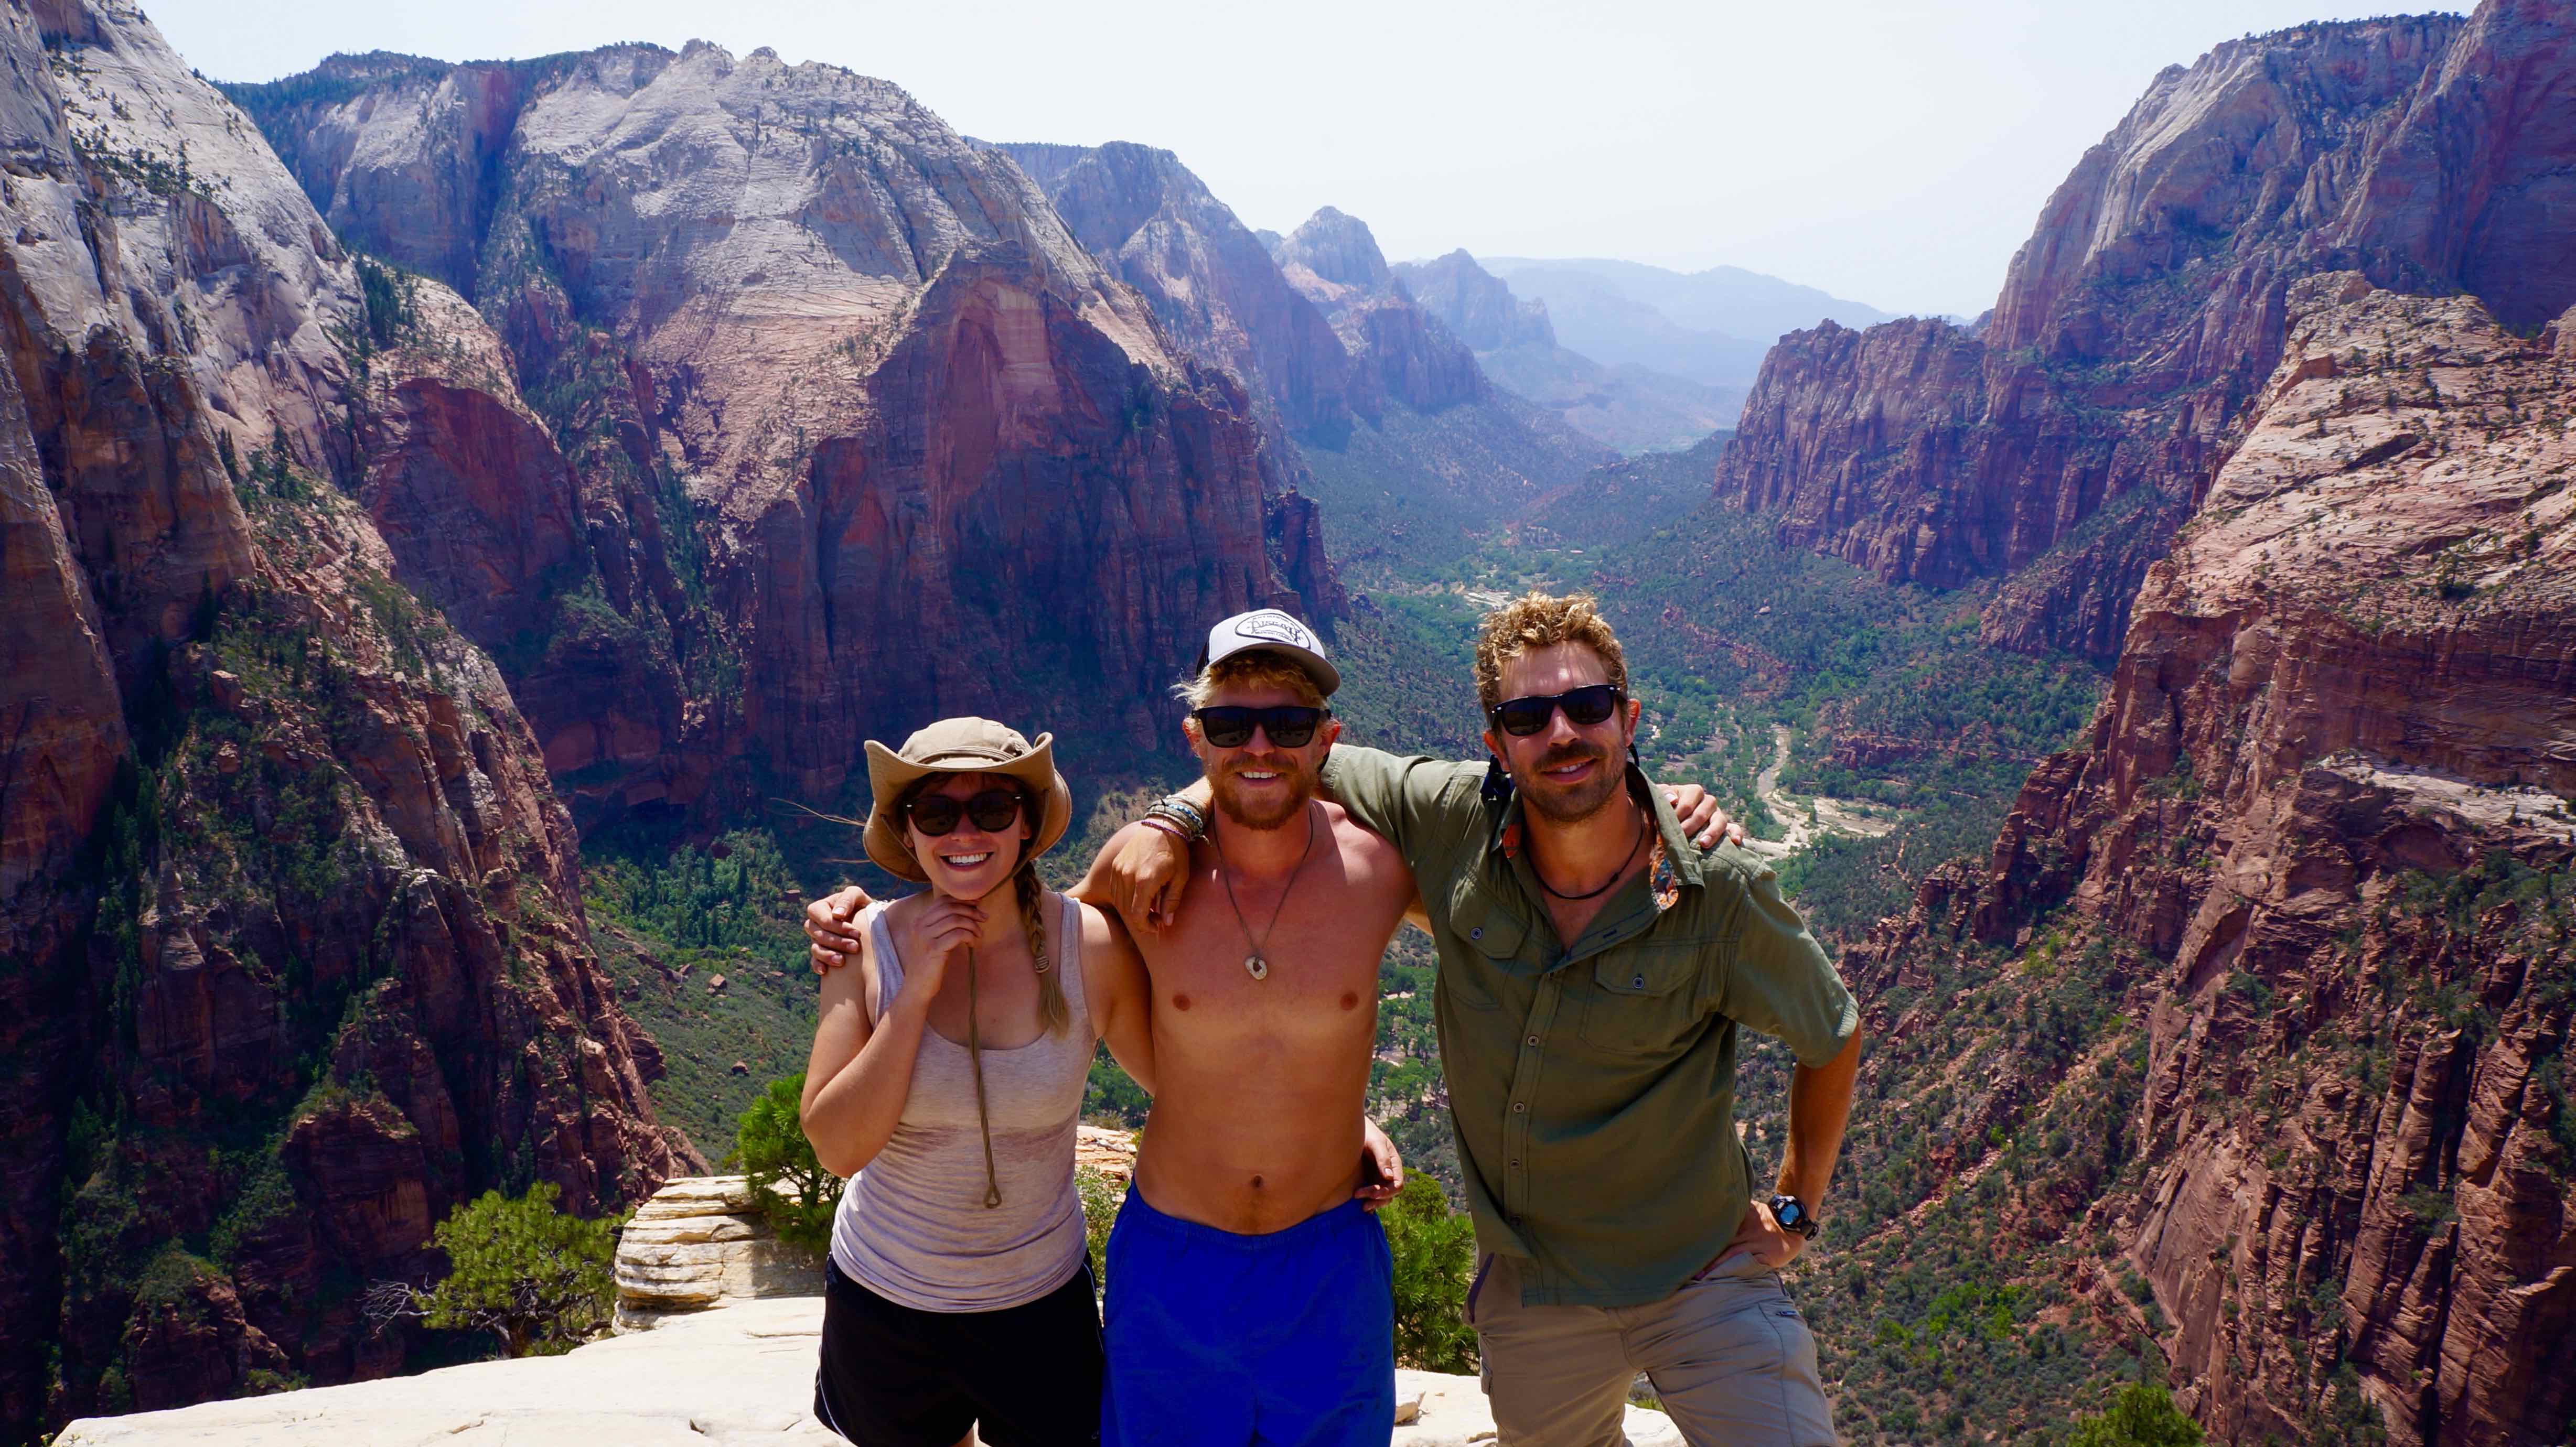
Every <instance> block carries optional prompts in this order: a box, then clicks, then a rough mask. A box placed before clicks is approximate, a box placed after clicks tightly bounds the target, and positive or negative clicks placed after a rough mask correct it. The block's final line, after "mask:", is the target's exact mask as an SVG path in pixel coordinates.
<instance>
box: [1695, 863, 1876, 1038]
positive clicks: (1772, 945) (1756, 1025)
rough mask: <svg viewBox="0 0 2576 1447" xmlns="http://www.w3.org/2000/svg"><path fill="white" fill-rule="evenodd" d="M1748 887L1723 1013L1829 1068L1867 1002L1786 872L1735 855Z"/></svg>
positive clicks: (1728, 957) (1727, 962)
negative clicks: (1793, 895)
mask: <svg viewBox="0 0 2576 1447" xmlns="http://www.w3.org/2000/svg"><path fill="white" fill-rule="evenodd" d="M1728 864H1729V867H1730V868H1731V869H1732V870H1733V871H1734V872H1735V873H1736V874H1737V875H1738V876H1739V878H1740V879H1741V880H1742V882H1743V885H1744V890H1743V896H1742V904H1741V906H1740V908H1739V909H1738V911H1737V914H1736V923H1735V928H1734V929H1733V930H1731V931H1730V932H1729V933H1730V936H1731V938H1730V941H1729V944H1730V948H1728V949H1727V950H1726V951H1725V953H1724V965H1723V978H1721V979H1720V980H1719V982H1718V990H1719V1003H1718V1009H1719V1011H1720V1013H1722V1014H1724V1015H1727V1016H1728V1017H1730V1018H1732V1019H1734V1020H1737V1021H1739V1022H1741V1023H1742V1024H1744V1025H1745V1026H1747V1027H1749V1028H1751V1029H1755V1030H1759V1031H1761V1032H1762V1033H1763V1034H1765V1035H1772V1036H1777V1037H1778V1038H1779V1039H1781V1040H1782V1041H1784V1042H1786V1043H1787V1045H1788V1046H1789V1049H1790V1050H1791V1051H1792V1052H1793V1053H1795V1054H1796V1055H1797V1057H1798V1063H1799V1064H1801V1065H1804V1066H1807V1067H1809V1068H1810V1069H1812V1068H1815V1067H1817V1066H1822V1065H1825V1064H1827V1063H1829V1062H1831V1061H1832V1060H1833V1058H1834V1057H1835V1056H1837V1055H1840V1054H1841V1053H1842V1051H1843V1047H1844V1046H1845V1045H1848V1044H1850V1043H1851V1038H1852V1036H1853V1035H1854V1034H1856V1033H1858V1031H1859V1030H1860V1007H1859V1006H1858V1005H1857V1004H1855V1003H1854V1002H1853V1000H1852V995H1851V991H1850V990H1849V989H1847V988H1845V987H1844V985H1843V979H1842V976H1841V975H1840V974H1839V973H1837V972H1836V971H1835V969H1834V965H1833V961H1831V960H1829V959H1827V958H1825V951H1824V947H1823V946H1822V945H1819V944H1817V943H1816V937H1815V936H1814V935H1813V934H1810V933H1809V932H1808V930H1807V924H1806V921H1804V920H1802V919H1800V918H1799V917H1798V911H1797V910H1796V909H1794V908H1792V907H1791V906H1790V904H1789V902H1788V901H1787V900H1785V899H1782V898H1781V897H1780V881H1779V877H1778V876H1776V875H1774V874H1773V873H1772V872H1771V870H1770V869H1769V868H1767V867H1765V866H1763V865H1761V864H1759V863H1757V862H1754V861H1752V860H1751V859H1750V858H1744V859H1730V860H1729V861H1728Z"/></svg>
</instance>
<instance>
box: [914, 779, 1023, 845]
mask: <svg viewBox="0 0 2576 1447" xmlns="http://www.w3.org/2000/svg"><path fill="white" fill-rule="evenodd" d="M906 812H907V813H909V814H910V815H911V816H912V827H913V828H915V829H918V830H920V831H921V832H922V833H924V834H927V835H929V836H930V837H931V838H933V839H936V838H938V837H939V836H940V835H942V834H954V833H956V832H957V822H958V821H959V820H961V819H972V820H974V821H975V827H976V828H978V829H981V830H983V831H984V832H985V833H987V834H998V833H1000V832H1002V831H1003V830H1005V829H1008V828H1010V827H1011V822H1012V821H1013V820H1015V819H1017V818H1019V817H1020V791H1019V790H1017V789H986V790H985V791H984V792H982V793H980V794H977V795H974V796H973V797H971V798H967V799H960V798H958V797H957V796H956V795H954V794H924V795H922V796H921V797H920V798H918V799H915V800H913V801H912V807H911V808H910V809H909V810H907V811H906Z"/></svg>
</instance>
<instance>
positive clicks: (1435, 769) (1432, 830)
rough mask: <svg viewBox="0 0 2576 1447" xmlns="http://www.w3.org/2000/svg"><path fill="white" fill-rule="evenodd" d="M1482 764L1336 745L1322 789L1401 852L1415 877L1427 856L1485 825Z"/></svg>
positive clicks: (1456, 843)
mask: <svg viewBox="0 0 2576 1447" xmlns="http://www.w3.org/2000/svg"><path fill="white" fill-rule="evenodd" d="M1482 772H1483V769H1482V767H1481V766H1480V765H1476V764H1464V763H1457V762H1454V761H1452V760H1448V759H1433V758H1426V757H1423V756H1421V755H1419V754H1417V755H1413V756H1411V757H1405V756H1400V755H1396V754H1390V753H1387V752H1386V751H1385V750H1383V749H1368V748H1360V747H1357V746H1355V745H1351V744H1336V745H1334V746H1333V752H1332V755H1331V757H1329V758H1328V759H1326V760H1325V761H1324V779H1323V783H1324V792H1325V794H1326V795H1327V796H1328V797H1330V798H1331V799H1332V800H1333V802H1335V803H1337V804H1339V805H1341V806H1342V808H1343V810H1344V811H1346V812H1347V813H1349V815H1350V816H1351V818H1352V819H1353V820H1354V821H1355V822H1357V823H1358V825H1359V826H1360V827H1361V828H1363V829H1366V830H1368V831H1369V832H1370V833H1372V834H1381V835H1384V836H1385V837H1386V838H1387V839H1388V840H1390V841H1391V842H1393V843H1394V845H1395V847H1396V848H1397V849H1399V850H1402V851H1403V853H1404V857H1405V859H1406V861H1407V862H1408V863H1410V864H1411V865H1412V866H1413V872H1414V873H1415V875H1416V876H1420V875H1422V874H1423V869H1424V864H1425V862H1426V860H1427V859H1429V858H1430V857H1431V856H1435V855H1445V854H1448V853H1451V852H1454V851H1455V850H1456V849H1457V848H1458V847H1459V846H1460V844H1462V843H1464V842H1466V841H1467V840H1468V839H1469V838H1470V837H1472V835H1473V833H1474V831H1475V830H1477V829H1478V828H1479V827H1480V826H1481V824H1482V823H1483V819H1482V816H1481V813H1480V810H1479V800H1478V797H1477V792H1476V780H1477V778H1478V776H1479V775H1480V774H1481V773H1482Z"/></svg>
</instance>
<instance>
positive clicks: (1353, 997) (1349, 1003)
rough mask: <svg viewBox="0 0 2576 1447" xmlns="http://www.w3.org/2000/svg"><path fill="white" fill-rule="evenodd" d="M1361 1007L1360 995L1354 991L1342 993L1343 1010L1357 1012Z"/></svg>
mask: <svg viewBox="0 0 2576 1447" xmlns="http://www.w3.org/2000/svg"><path fill="white" fill-rule="evenodd" d="M1359 1007H1360V997H1359V995H1358V994H1357V993H1356V992H1354V991H1350V990H1344V991H1343V992H1342V1008H1343V1009H1345V1010H1356V1009H1358V1008H1359Z"/></svg>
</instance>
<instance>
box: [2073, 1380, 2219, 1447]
mask: <svg viewBox="0 0 2576 1447" xmlns="http://www.w3.org/2000/svg"><path fill="white" fill-rule="evenodd" d="M2200 1442H2201V1435H2200V1424H2199V1423H2197V1422H2194V1421H2193V1420H2192V1419H2190V1418H2189V1417H2186V1416H2184V1415H2183V1414H2182V1411H2181V1409H2180V1408H2177V1407H2176V1406H2174V1403H2173V1393H2171V1392H2169V1391H2167V1390H2165V1389H2164V1388H2163V1387H2158V1386H2150V1385H2148V1384H2147V1383H2145V1382H2133V1383H2131V1384H2130V1385H2128V1386H2126V1387H2122V1388H2121V1389H2120V1394H2119V1395H2118V1396H2116V1397H2113V1398H2112V1399H2111V1408H2110V1410H2109V1411H2107V1412H2101V1413H2097V1414H2094V1415H2091V1416H2085V1417H2079V1418H2077V1419H2076V1422H2075V1435H2074V1436H2072V1437H2069V1438H2067V1439H2066V1447H2199V1444H2200Z"/></svg>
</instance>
